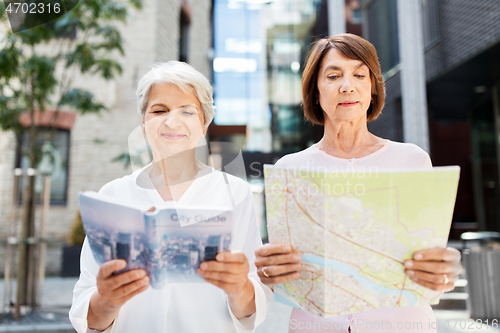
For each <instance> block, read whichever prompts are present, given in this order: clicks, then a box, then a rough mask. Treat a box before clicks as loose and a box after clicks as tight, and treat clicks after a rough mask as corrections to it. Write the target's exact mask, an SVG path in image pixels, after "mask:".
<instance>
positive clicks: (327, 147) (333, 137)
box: [317, 117, 377, 158]
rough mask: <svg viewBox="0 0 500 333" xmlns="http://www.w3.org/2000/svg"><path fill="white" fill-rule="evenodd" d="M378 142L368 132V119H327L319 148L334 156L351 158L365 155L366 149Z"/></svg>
mask: <svg viewBox="0 0 500 333" xmlns="http://www.w3.org/2000/svg"><path fill="white" fill-rule="evenodd" d="M325 118H326V117H325ZM376 141H377V139H376V137H375V136H374V135H372V134H371V133H370V132H369V131H368V127H367V122H366V117H361V118H358V119H355V120H351V121H343V120H338V119H336V120H331V119H329V118H326V119H325V133H324V135H323V138H322V139H321V140H320V142H318V144H317V147H318V148H319V149H321V150H323V151H325V152H327V153H329V154H331V155H333V156H338V157H344V158H351V157H357V156H359V155H360V154H364V152H363V151H364V150H365V148H366V147H367V146H370V145H373V144H374V143H375V142H376Z"/></svg>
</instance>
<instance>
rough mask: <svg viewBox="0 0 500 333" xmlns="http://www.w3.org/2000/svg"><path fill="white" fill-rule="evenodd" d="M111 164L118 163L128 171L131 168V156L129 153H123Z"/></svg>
mask: <svg viewBox="0 0 500 333" xmlns="http://www.w3.org/2000/svg"><path fill="white" fill-rule="evenodd" d="M111 162H113V163H114V162H118V163H122V164H123V168H124V169H126V168H127V167H128V166H130V162H131V160H130V154H129V153H121V154H120V155H118V156H116V157H114V158H113V159H112V160H111Z"/></svg>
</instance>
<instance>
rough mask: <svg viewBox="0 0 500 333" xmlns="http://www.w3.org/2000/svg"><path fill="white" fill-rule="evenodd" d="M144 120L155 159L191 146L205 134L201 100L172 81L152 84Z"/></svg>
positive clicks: (188, 148)
mask: <svg viewBox="0 0 500 333" xmlns="http://www.w3.org/2000/svg"><path fill="white" fill-rule="evenodd" d="M144 122H145V124H144V130H145V132H146V137H147V139H148V141H149V143H150V144H151V146H152V147H153V152H154V154H155V159H158V158H160V159H161V158H164V157H167V156H171V155H174V154H178V153H181V152H184V151H188V150H190V149H194V148H195V147H196V144H197V143H198V141H199V140H200V139H201V137H202V136H204V135H205V134H204V128H203V124H204V123H205V119H204V115H203V111H202V108H201V104H200V101H199V100H198V98H197V97H196V96H195V94H194V92H192V91H189V92H184V91H182V90H181V89H180V88H179V87H177V86H176V85H174V84H169V83H162V84H157V85H154V86H153V87H152V88H151V93H150V96H149V100H148V104H147V107H146V112H145V114H144Z"/></svg>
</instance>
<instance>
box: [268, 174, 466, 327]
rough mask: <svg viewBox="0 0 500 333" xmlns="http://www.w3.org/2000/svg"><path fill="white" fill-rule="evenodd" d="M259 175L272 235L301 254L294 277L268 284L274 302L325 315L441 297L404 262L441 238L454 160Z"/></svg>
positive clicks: (440, 243) (448, 215) (452, 192)
mask: <svg viewBox="0 0 500 333" xmlns="http://www.w3.org/2000/svg"><path fill="white" fill-rule="evenodd" d="M264 174H265V184H266V192H265V194H266V210H267V226H268V235H269V241H270V243H275V244H290V245H292V247H293V249H294V251H295V252H298V253H300V254H301V255H302V268H301V272H300V273H301V275H300V278H299V279H298V280H295V281H292V282H290V283H285V284H281V285H277V286H276V287H275V297H276V299H277V300H278V301H280V302H282V303H285V304H289V305H291V306H294V307H297V308H299V309H301V310H304V311H308V312H310V313H313V314H316V315H320V316H323V317H333V316H341V315H346V314H351V313H356V312H362V311H371V310H375V309H381V308H394V307H402V306H416V305H424V304H435V303H438V302H439V296H440V295H441V292H437V291H433V290H430V289H427V288H425V287H423V286H421V285H419V284H417V283H415V282H413V281H412V280H411V279H410V278H409V277H408V276H406V275H405V274H404V266H403V263H404V261H405V260H407V259H411V258H412V256H413V253H415V252H416V251H419V250H422V249H428V248H436V247H446V244H447V241H448V235H449V231H450V226H451V220H452V216H453V209H454V206H455V199H456V193H457V187H458V180H459V174H460V169H459V167H436V168H432V169H429V170H404V171H395V170H392V171H391V170H379V169H377V168H374V169H370V170H364V169H363V170H362V171H359V170H358V171H352V170H351V171H349V172H340V171H338V172H331V171H328V172H327V171H323V172H316V171H314V170H303V169H300V170H295V169H293V168H280V167H274V166H265V169H264Z"/></svg>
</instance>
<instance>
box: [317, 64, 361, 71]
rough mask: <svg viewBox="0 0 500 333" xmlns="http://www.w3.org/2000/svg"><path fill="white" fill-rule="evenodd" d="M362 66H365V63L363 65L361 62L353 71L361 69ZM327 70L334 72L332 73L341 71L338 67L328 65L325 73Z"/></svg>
mask: <svg viewBox="0 0 500 333" xmlns="http://www.w3.org/2000/svg"><path fill="white" fill-rule="evenodd" d="M363 66H366V65H365V63H363V62H362V63H360V64H359V65H358V66H356V68H355V69H358V68H361V67H363ZM329 69H332V70H334V71H340V70H341V69H340V67H338V66H334V65H330V66H328V67H327V68H325V71H327V70H329Z"/></svg>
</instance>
